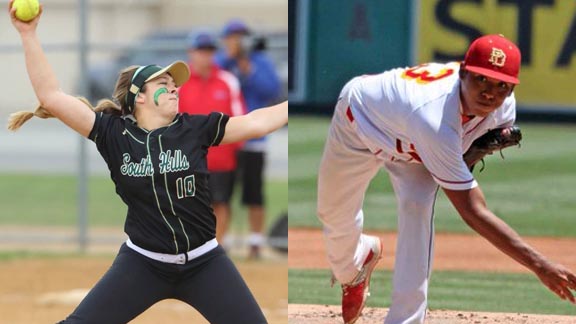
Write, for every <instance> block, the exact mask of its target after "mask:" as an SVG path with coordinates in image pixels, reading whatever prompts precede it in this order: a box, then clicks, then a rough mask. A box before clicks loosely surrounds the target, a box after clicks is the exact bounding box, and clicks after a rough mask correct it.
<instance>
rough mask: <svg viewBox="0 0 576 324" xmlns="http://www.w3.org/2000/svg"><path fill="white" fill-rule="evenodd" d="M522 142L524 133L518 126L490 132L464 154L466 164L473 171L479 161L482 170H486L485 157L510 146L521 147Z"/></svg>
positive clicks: (477, 140)
mask: <svg viewBox="0 0 576 324" xmlns="http://www.w3.org/2000/svg"><path fill="white" fill-rule="evenodd" d="M521 140H522V132H521V131H520V128H519V127H518V126H510V127H504V128H495V129H492V130H490V131H488V132H487V133H486V134H484V135H482V136H480V137H479V138H477V139H476V140H475V141H474V142H473V143H472V145H471V146H470V148H469V149H468V151H466V153H464V162H466V165H467V166H468V167H469V168H470V170H472V169H473V168H474V165H475V164H476V163H478V161H482V169H481V170H480V171H482V170H484V157H485V156H486V155H488V154H492V153H494V151H500V155H501V156H502V158H504V155H502V150H503V149H505V148H507V147H510V146H516V145H518V146H520V141H521Z"/></svg>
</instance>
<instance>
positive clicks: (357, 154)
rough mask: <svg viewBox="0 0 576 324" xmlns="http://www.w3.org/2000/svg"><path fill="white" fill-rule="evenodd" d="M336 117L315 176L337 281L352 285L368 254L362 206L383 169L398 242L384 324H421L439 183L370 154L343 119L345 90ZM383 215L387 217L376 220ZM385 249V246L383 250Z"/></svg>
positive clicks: (411, 166)
mask: <svg viewBox="0 0 576 324" xmlns="http://www.w3.org/2000/svg"><path fill="white" fill-rule="evenodd" d="M343 95H344V96H343V99H341V100H340V101H339V102H338V104H337V106H336V110H335V112H334V117H333V119H332V124H331V126H330V131H329V135H328V139H327V141H326V144H325V148H324V154H323V156H322V161H321V164H320V170H319V174H318V206H317V208H318V210H317V212H318V217H319V219H320V221H321V222H322V224H323V226H324V240H325V244H326V250H327V254H328V261H329V263H330V266H331V268H332V271H333V273H334V276H335V277H336V279H338V281H339V282H341V283H347V282H350V281H351V280H352V279H353V278H354V277H355V276H356V274H357V273H358V270H359V269H360V268H361V266H362V263H363V261H364V259H365V258H366V256H367V254H368V252H369V245H368V241H367V240H366V239H365V236H364V235H363V234H362V227H363V221H364V214H363V212H362V204H363V200H364V195H365V192H366V189H367V188H368V185H369V183H370V181H371V179H372V178H373V177H374V176H375V175H376V173H377V172H378V170H379V169H380V168H381V167H385V169H386V170H387V171H388V173H389V175H390V179H391V182H392V185H393V188H394V191H395V194H396V199H397V203H398V241H397V248H396V259H395V266H394V276H393V292H392V305H391V307H390V312H389V314H388V316H387V318H386V321H385V323H386V324H408V323H423V322H424V318H425V315H426V306H427V292H428V280H429V276H430V271H431V266H432V249H433V241H434V225H433V207H434V202H435V198H436V193H437V190H438V186H437V184H436V183H435V182H434V180H433V179H432V176H431V175H430V173H429V172H428V171H427V170H426V168H425V167H424V166H423V165H422V164H415V163H406V162H398V161H397V162H392V161H390V158H389V155H388V154H387V153H386V152H380V153H378V155H375V154H374V153H372V152H371V151H370V150H369V149H368V148H367V147H366V145H364V144H363V142H362V140H361V138H360V137H359V136H358V134H357V132H356V130H355V128H356V125H355V124H354V123H355V122H354V121H350V119H349V117H348V116H347V115H346V111H347V108H348V102H347V100H346V87H345V88H344V90H343ZM380 216H385V215H380ZM384 250H386V247H384Z"/></svg>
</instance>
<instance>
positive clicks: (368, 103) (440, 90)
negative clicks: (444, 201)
mask: <svg viewBox="0 0 576 324" xmlns="http://www.w3.org/2000/svg"><path fill="white" fill-rule="evenodd" d="M459 68H460V64H459V63H456V62H453V63H448V64H438V63H430V64H423V65H419V66H416V67H413V68H407V69H394V70H390V71H387V72H384V73H381V74H377V75H366V76H361V77H357V78H356V80H354V81H353V82H351V83H350V84H349V86H350V89H349V90H350V91H349V92H348V93H349V98H347V99H348V100H349V102H350V114H351V116H349V118H353V119H354V120H355V122H356V124H357V126H356V127H357V131H358V135H359V136H360V137H361V138H362V140H363V142H364V143H365V144H366V145H367V146H368V148H369V149H370V150H371V151H372V152H373V153H374V154H379V152H385V153H386V157H387V158H390V159H392V160H396V159H398V160H403V161H410V162H415V163H423V164H424V166H425V167H426V168H427V169H428V171H429V172H430V173H431V174H432V176H433V177H434V179H435V181H436V182H437V183H438V184H439V185H440V186H441V187H443V188H447V189H451V190H466V189H471V188H474V187H475V186H477V183H476V181H475V180H474V177H473V175H472V173H471V172H470V171H469V170H468V167H467V166H466V163H465V162H464V160H463V158H462V155H463V153H464V152H466V150H467V149H468V148H469V147H470V145H471V144H472V142H473V141H474V140H475V139H476V138H478V137H480V136H481V135H483V134H484V133H486V132H487V131H488V130H490V129H493V128H497V127H503V126H510V125H512V124H513V123H514V119H515V116H516V113H515V110H516V100H515V98H514V95H513V94H512V95H510V96H509V97H508V98H506V100H505V101H504V103H503V104H502V106H501V107H499V108H498V109H496V110H495V111H494V112H492V113H491V114H490V115H488V116H487V117H484V118H481V117H475V118H473V119H471V120H470V121H467V122H466V123H463V120H462V115H461V113H460V111H461V109H460V107H461V103H460V95H459V85H460V80H459V77H458V71H459Z"/></svg>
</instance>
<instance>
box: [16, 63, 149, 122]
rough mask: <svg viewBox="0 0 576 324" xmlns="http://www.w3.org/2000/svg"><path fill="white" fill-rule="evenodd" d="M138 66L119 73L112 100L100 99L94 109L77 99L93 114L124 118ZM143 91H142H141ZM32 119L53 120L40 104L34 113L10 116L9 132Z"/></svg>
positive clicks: (127, 112)
mask: <svg viewBox="0 0 576 324" xmlns="http://www.w3.org/2000/svg"><path fill="white" fill-rule="evenodd" d="M136 69H138V66H136V65H134V66H130V67H127V68H125V69H124V70H122V71H121V72H120V75H119V76H118V80H117V81H116V86H115V87H114V93H113V94H112V98H113V99H112V100H110V99H102V100H100V101H98V103H97V104H96V107H94V106H92V104H90V101H88V99H86V98H84V97H77V98H78V99H79V100H80V101H82V102H83V103H84V104H85V105H86V106H88V107H89V108H90V109H92V110H93V111H95V112H104V113H105V114H113V115H117V116H124V115H127V114H129V111H130V110H129V109H128V104H127V103H126V94H127V93H128V89H129V87H130V84H131V83H132V76H133V75H134V72H136ZM142 90H144V89H142ZM32 117H38V118H42V119H47V118H53V117H54V115H52V114H51V113H50V112H49V111H48V110H46V109H45V108H44V107H42V104H40V105H39V106H38V107H37V108H36V110H34V112H30V111H19V112H15V113H13V114H11V115H10V118H9V120H8V129H9V130H11V131H17V130H18V129H19V128H20V127H21V126H22V125H24V123H26V122H27V121H28V120H30V119H31V118H32Z"/></svg>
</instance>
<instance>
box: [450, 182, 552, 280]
mask: <svg viewBox="0 0 576 324" xmlns="http://www.w3.org/2000/svg"><path fill="white" fill-rule="evenodd" d="M444 191H445V192H446V195H447V196H448V198H449V199H450V201H451V202H452V204H453V205H454V207H456V209H457V210H458V212H459V214H460V215H461V216H462V219H463V220H464V221H465V222H466V224H468V225H469V226H470V227H471V228H472V229H473V230H474V231H476V232H477V233H478V234H480V235H481V236H483V237H484V238H486V239H487V240H488V241H489V242H490V243H492V245H494V246H495V247H497V248H498V249H499V250H501V251H502V252H504V253H506V254H507V255H508V256H510V257H511V258H513V259H514V260H516V261H517V262H519V263H520V264H522V265H524V266H525V267H527V268H528V269H530V270H531V271H533V272H534V273H536V274H538V273H539V272H540V271H541V270H542V268H543V267H544V266H545V265H546V264H547V263H548V262H549V261H548V260H547V259H546V258H545V257H544V256H543V255H541V254H540V253H538V252H537V251H536V250H535V249H534V248H532V247H531V246H530V245H528V244H527V243H526V242H525V241H524V240H522V238H521V237H520V235H518V233H517V232H516V231H514V230H513V229H512V228H511V227H510V226H508V225H507V224H506V223H505V222H504V221H502V220H501V219H500V218H498V217H497V216H496V215H494V214H493V213H492V212H491V211H490V210H489V209H488V208H487V207H486V203H485V200H484V196H483V194H482V191H481V190H480V188H479V187H476V188H474V189H471V190H463V191H455V190H446V189H445V190H444Z"/></svg>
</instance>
